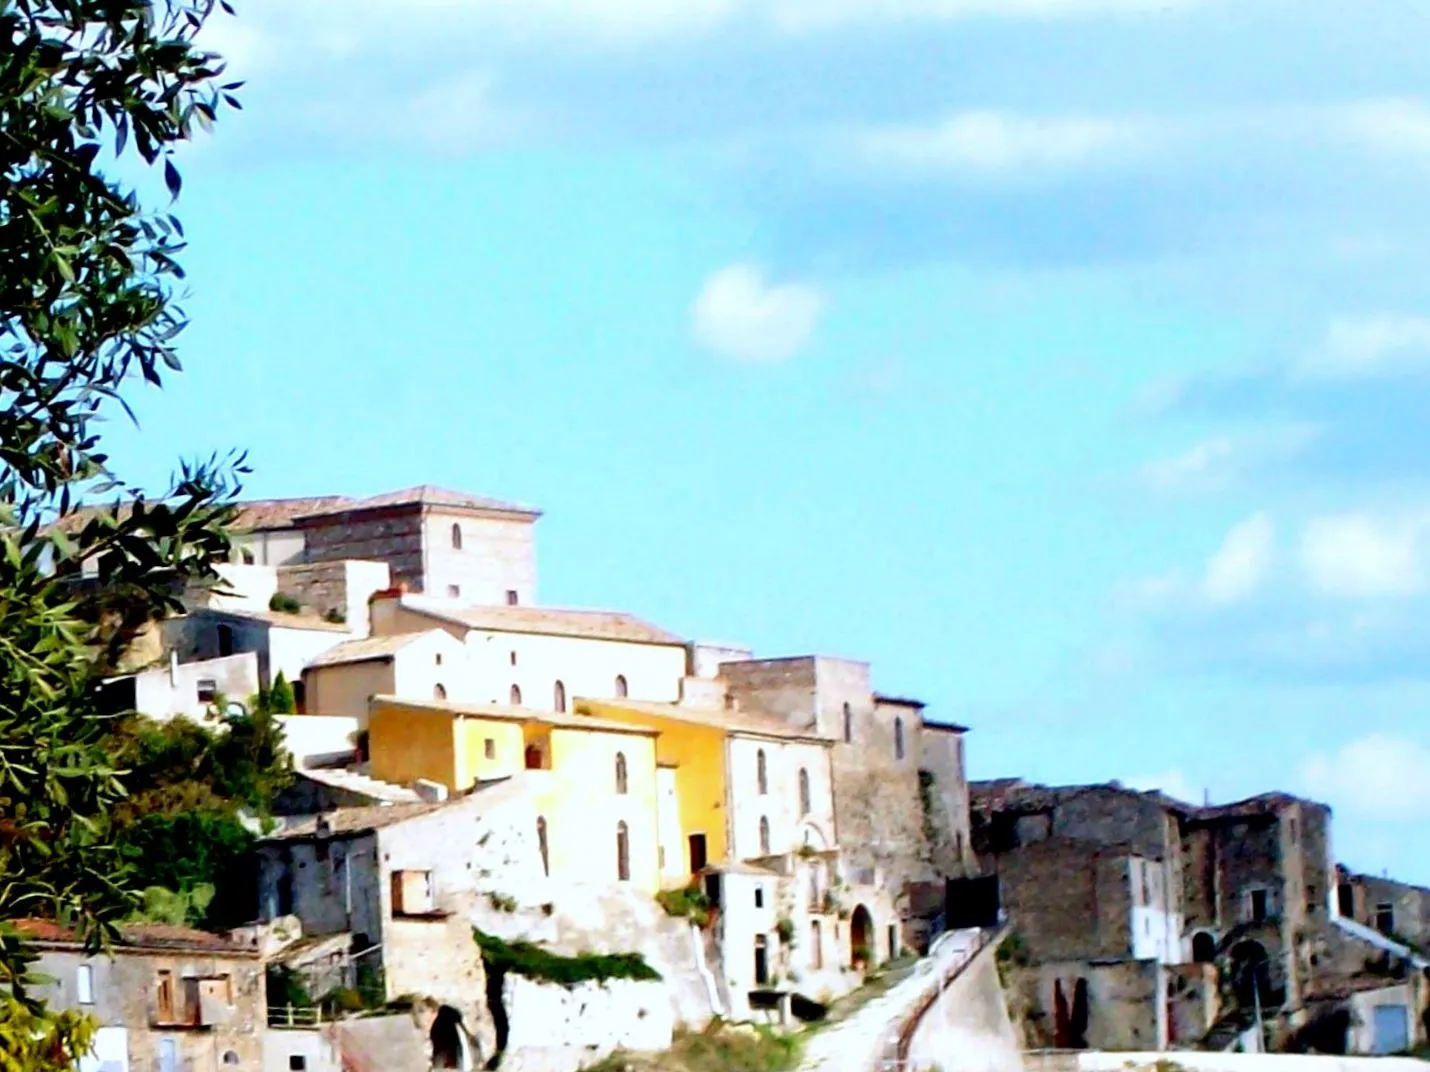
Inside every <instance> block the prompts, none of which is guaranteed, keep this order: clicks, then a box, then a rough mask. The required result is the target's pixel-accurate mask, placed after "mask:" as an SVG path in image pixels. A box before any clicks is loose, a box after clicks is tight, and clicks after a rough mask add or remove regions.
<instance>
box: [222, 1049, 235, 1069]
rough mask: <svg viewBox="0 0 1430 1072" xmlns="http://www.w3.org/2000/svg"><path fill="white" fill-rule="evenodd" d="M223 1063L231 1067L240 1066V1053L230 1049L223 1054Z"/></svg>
mask: <svg viewBox="0 0 1430 1072" xmlns="http://www.w3.org/2000/svg"><path fill="white" fill-rule="evenodd" d="M223 1063H224V1064H225V1065H227V1066H228V1067H230V1068H236V1067H238V1054H237V1053H235V1052H234V1051H233V1050H228V1051H226V1052H225V1053H224V1055H223Z"/></svg>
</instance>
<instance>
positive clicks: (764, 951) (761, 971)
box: [755, 934, 770, 986]
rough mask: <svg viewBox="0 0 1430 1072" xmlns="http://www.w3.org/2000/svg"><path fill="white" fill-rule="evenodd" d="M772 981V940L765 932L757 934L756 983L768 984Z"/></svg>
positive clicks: (758, 984) (760, 984)
mask: <svg viewBox="0 0 1430 1072" xmlns="http://www.w3.org/2000/svg"><path fill="white" fill-rule="evenodd" d="M769 982H770V940H769V938H767V937H766V936H765V935H763V934H757V935H755V985H756V986H768V985H769Z"/></svg>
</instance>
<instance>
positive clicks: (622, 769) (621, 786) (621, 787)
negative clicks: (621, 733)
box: [616, 752, 627, 796]
mask: <svg viewBox="0 0 1430 1072" xmlns="http://www.w3.org/2000/svg"><path fill="white" fill-rule="evenodd" d="M626 790H627V783H626V754H625V753H624V752H617V753H616V792H617V793H620V794H621V795H622V796H624V795H625V794H626Z"/></svg>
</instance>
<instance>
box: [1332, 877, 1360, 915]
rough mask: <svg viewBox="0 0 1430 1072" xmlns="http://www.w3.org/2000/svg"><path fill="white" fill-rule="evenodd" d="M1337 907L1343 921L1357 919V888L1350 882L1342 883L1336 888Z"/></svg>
mask: <svg viewBox="0 0 1430 1072" xmlns="http://www.w3.org/2000/svg"><path fill="white" fill-rule="evenodd" d="M1336 907H1337V908H1339V909H1340V912H1341V918H1342V919H1354V918H1355V914H1356V888H1355V887H1354V886H1352V885H1351V884H1350V883H1349V882H1342V883H1341V884H1340V885H1339V886H1337V887H1336Z"/></svg>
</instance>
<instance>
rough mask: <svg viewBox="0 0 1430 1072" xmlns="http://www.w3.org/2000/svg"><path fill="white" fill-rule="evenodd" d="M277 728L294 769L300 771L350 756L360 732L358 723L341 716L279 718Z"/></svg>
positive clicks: (360, 727) (353, 719) (290, 716)
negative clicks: (280, 731) (281, 728)
mask: <svg viewBox="0 0 1430 1072" xmlns="http://www.w3.org/2000/svg"><path fill="white" fill-rule="evenodd" d="M278 724H279V725H280V726H282V727H283V742H284V744H285V745H286V746H287V748H288V751H289V753H290V754H291V755H292V756H293V765H294V766H296V767H300V768H301V767H305V766H308V765H309V764H310V761H313V760H318V761H322V760H325V759H331V758H333V757H335V756H337V755H340V754H347V753H351V752H352V751H353V748H354V741H355V740H356V738H357V734H358V732H359V731H360V730H361V729H362V726H361V724H360V722H359V720H358V719H356V718H349V717H346V716H343V715H279V716H278Z"/></svg>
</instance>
